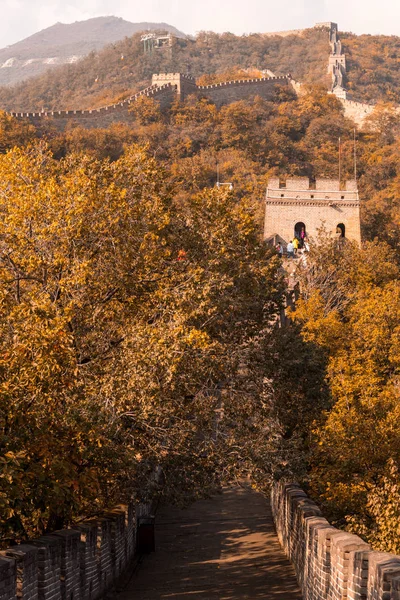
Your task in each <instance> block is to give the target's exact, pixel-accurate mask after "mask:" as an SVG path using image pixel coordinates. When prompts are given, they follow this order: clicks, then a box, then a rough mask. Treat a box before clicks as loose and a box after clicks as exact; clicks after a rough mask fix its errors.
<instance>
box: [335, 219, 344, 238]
mask: <svg viewBox="0 0 400 600" xmlns="http://www.w3.org/2000/svg"><path fill="white" fill-rule="evenodd" d="M336 235H337V237H339V238H344V237H346V227H345V226H344V225H343V223H339V224H338V225H336Z"/></svg>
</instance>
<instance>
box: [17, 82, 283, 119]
mask: <svg viewBox="0 0 400 600" xmlns="http://www.w3.org/2000/svg"><path fill="white" fill-rule="evenodd" d="M290 82H291V80H290V76H287V77H264V78H260V79H239V80H234V81H226V82H223V83H217V84H214V85H208V86H198V85H197V84H196V80H195V79H194V77H192V76H191V75H188V74H184V73H158V74H154V75H153V77H152V84H151V85H150V86H149V87H147V88H145V89H144V90H141V91H140V92H138V93H136V94H133V95H132V96H129V97H128V98H126V99H125V100H123V101H121V102H117V103H115V104H111V105H109V106H103V107H100V108H94V109H87V110H51V111H37V112H36V111H35V112H11V113H9V114H10V115H11V116H13V117H16V118H17V119H24V120H28V121H30V122H31V123H33V124H34V125H37V126H38V125H41V124H43V123H44V121H45V120H46V119H52V120H53V121H54V124H55V126H56V128H58V129H60V130H62V129H64V127H65V126H66V125H67V123H69V122H77V123H78V124H79V125H81V126H82V127H87V128H95V127H107V126H109V125H110V124H111V123H113V122H126V123H130V122H132V121H133V117H132V115H131V114H130V111H129V109H130V107H131V105H132V103H134V102H136V101H137V100H139V99H140V98H142V97H143V96H145V97H148V98H153V99H154V100H155V101H157V102H158V103H159V105H160V107H161V108H162V109H166V108H168V107H170V106H171V104H172V102H173V101H174V100H176V99H179V100H181V101H183V100H185V98H187V97H188V96H189V95H193V94H194V95H197V96H201V97H205V98H209V99H210V100H212V101H213V102H215V104H216V105H217V106H218V107H220V106H222V105H224V104H229V103H231V102H235V101H237V100H245V99H248V98H251V97H254V96H261V97H263V98H266V99H271V98H272V97H273V94H274V92H275V87H276V85H290Z"/></svg>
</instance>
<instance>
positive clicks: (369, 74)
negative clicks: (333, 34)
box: [341, 33, 400, 104]
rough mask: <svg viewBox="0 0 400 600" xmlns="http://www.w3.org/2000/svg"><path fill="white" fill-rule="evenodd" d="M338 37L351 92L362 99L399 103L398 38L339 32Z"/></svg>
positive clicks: (399, 59)
mask: <svg viewBox="0 0 400 600" xmlns="http://www.w3.org/2000/svg"><path fill="white" fill-rule="evenodd" d="M341 40H342V44H343V48H344V51H345V53H346V59H347V79H346V82H345V85H346V87H347V88H348V90H349V93H350V95H351V96H352V97H353V98H354V99H355V100H358V101H361V102H368V103H376V102H378V101H379V100H383V101H386V102H395V103H396V104H400V38H399V37H397V36H395V35H391V36H384V35H359V36H357V35H354V34H349V33H342V34H341Z"/></svg>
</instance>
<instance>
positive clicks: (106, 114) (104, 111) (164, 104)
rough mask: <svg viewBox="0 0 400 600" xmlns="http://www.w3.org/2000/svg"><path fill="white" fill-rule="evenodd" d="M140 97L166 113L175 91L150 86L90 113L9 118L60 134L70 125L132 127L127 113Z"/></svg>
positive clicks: (22, 114) (76, 111) (15, 114)
mask: <svg viewBox="0 0 400 600" xmlns="http://www.w3.org/2000/svg"><path fill="white" fill-rule="evenodd" d="M143 96H145V97H148V98H153V99H154V100H156V102H158V103H159V104H160V107H161V108H162V109H165V108H168V107H169V106H171V104H172V102H173V101H174V100H175V98H176V88H175V86H174V85H172V84H171V83H166V84H164V85H160V86H157V85H152V86H150V87H148V88H146V89H144V90H142V91H141V92H139V93H137V94H135V95H133V96H130V97H129V98H127V99H126V100H124V101H122V102H118V103H117V104H112V105H110V106H104V107H102V108H96V109H92V110H59V111H43V112H30V113H22V112H21V113H10V114H11V116H13V117H15V118H17V119H21V120H27V121H29V122H31V123H32V124H33V125H35V126H37V127H40V126H41V125H43V124H45V123H47V124H50V123H51V124H52V125H53V126H54V127H55V128H56V129H58V130H59V131H63V130H64V129H65V127H66V125H67V124H69V123H75V124H77V125H79V126H80V127H83V128H85V129H96V128H102V127H109V126H110V125H111V124H112V123H127V124H129V123H132V122H133V120H134V119H133V117H132V115H131V114H130V111H129V109H130V108H131V105H132V103H133V102H136V100H138V99H139V98H141V97H143Z"/></svg>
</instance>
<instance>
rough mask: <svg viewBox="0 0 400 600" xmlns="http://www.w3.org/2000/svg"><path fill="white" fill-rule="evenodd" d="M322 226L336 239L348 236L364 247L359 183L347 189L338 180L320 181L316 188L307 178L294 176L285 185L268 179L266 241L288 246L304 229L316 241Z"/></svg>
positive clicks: (317, 182)
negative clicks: (362, 243) (341, 186)
mask: <svg viewBox="0 0 400 600" xmlns="http://www.w3.org/2000/svg"><path fill="white" fill-rule="evenodd" d="M321 227H325V229H326V230H327V231H328V232H329V233H331V234H332V236H333V237H337V236H339V237H345V238H347V239H349V240H352V241H355V242H357V244H359V245H360V244H361V232H360V201H359V197H358V189H357V182H356V181H347V182H346V186H345V189H340V183H339V181H338V180H335V179H317V180H316V182H315V185H314V186H311V185H310V181H309V179H308V178H307V177H292V178H288V179H287V180H286V184H285V185H283V184H280V182H279V179H278V178H272V179H270V180H269V183H268V188H267V197H266V206H265V228H264V238H265V239H266V240H267V241H271V242H272V241H274V242H275V240H278V241H279V240H280V241H282V242H284V243H285V244H287V243H288V242H289V240H291V239H293V238H294V236H295V235H296V234H297V235H300V233H301V231H302V229H304V231H305V234H306V236H307V237H308V238H315V237H317V235H318V230H319V229H320V228H321Z"/></svg>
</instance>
